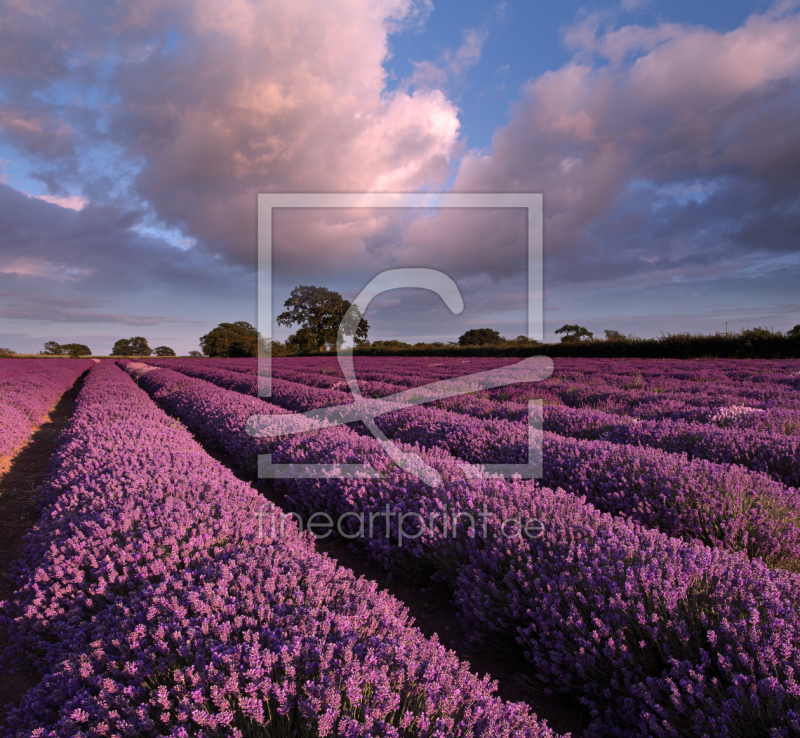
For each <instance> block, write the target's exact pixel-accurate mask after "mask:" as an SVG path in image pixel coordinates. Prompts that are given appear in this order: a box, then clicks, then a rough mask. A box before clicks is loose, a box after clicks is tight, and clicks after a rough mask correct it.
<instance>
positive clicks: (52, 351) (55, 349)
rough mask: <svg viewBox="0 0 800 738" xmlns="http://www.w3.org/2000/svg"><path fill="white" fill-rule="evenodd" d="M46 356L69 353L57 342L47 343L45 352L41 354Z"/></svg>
mask: <svg viewBox="0 0 800 738" xmlns="http://www.w3.org/2000/svg"><path fill="white" fill-rule="evenodd" d="M39 353H40V354H43V355H44V356H58V355H59V354H65V353H67V352H66V351H64V349H63V347H62V346H61V345H60V344H58V343H56V342H55V341H45V344H44V350H43V351H40V352H39Z"/></svg>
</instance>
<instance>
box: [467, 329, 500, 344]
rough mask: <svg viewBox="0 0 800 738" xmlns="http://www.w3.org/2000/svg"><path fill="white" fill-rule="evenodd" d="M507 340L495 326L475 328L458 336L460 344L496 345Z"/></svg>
mask: <svg viewBox="0 0 800 738" xmlns="http://www.w3.org/2000/svg"><path fill="white" fill-rule="evenodd" d="M505 342H506V339H505V338H503V337H502V336H501V335H500V334H499V333H498V332H497V331H496V330H494V329H493V328H473V329H472V330H469V331H467V332H466V333H463V334H462V335H461V336H459V338H458V345H459V346H496V345H498V344H501V343H505Z"/></svg>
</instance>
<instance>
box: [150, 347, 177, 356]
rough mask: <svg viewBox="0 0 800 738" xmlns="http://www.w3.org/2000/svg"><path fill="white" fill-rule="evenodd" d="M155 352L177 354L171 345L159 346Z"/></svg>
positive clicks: (164, 354) (163, 354) (165, 354)
mask: <svg viewBox="0 0 800 738" xmlns="http://www.w3.org/2000/svg"><path fill="white" fill-rule="evenodd" d="M153 353H154V354H155V355H156V356H175V352H174V351H173V350H172V349H171V348H170V347H169V346H157V347H156V348H155V349H154V350H153Z"/></svg>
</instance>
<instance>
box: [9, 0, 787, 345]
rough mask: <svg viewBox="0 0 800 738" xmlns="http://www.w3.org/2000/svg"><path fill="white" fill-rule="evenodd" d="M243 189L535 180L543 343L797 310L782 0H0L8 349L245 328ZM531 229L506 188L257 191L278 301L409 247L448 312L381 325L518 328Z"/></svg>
mask: <svg viewBox="0 0 800 738" xmlns="http://www.w3.org/2000/svg"><path fill="white" fill-rule="evenodd" d="M259 192H290V193H291V192H313V193H325V192H486V193H498V192H535V193H542V194H543V198H544V265H543V269H544V306H545V309H544V326H543V328H544V336H545V339H546V340H549V341H555V340H557V338H558V337H557V336H556V335H555V334H554V331H555V330H556V329H557V328H558V327H560V326H561V325H564V324H565V323H577V324H580V325H583V326H585V327H587V328H588V329H589V330H590V331H592V332H594V333H595V335H596V336H598V337H601V336H602V335H603V331H604V330H606V329H611V330H617V331H620V332H622V333H624V334H634V335H638V336H643V337H648V336H658V335H661V334H663V333H678V332H686V331H689V332H702V333H709V332H715V331H724V330H725V328H726V322H727V327H728V328H729V330H734V331H735V330H740V329H742V328H746V327H755V326H765V327H772V328H774V329H776V330H788V329H789V328H791V327H792V326H794V325H796V324H798V323H800V289H798V285H800V236H799V235H798V234H800V5H799V4H798V2H777V3H772V2H749V3H745V2H728V3H698V2H689V1H688V0H674V1H673V2H657V1H656V0H621V2H617V3H607V2H598V3H583V2H572V1H571V0H565V1H564V2H558V3H555V2H551V3H543V2H531V1H530V0H528V1H526V2H522V1H521V0H518V1H516V2H514V1H512V0H502V1H501V2H477V1H475V0H466V1H464V0H462V1H460V2H455V1H454V0H447V2H445V1H444V0H434V1H431V0H329V1H326V2H325V3H320V2H311V1H309V0H269V1H268V2H266V1H264V2H261V1H253V0H194V1H185V0H180V1H171V0H158V1H155V0H144V1H143V2H138V3H135V4H132V3H127V2H125V3H123V2H108V3H103V4H102V5H101V6H98V5H97V4H96V3H94V2H82V1H81V0H69V1H68V2H55V1H52V2H28V1H26V0H5V2H4V3H2V4H0V346H3V347H8V348H11V349H13V350H16V351H19V352H36V351H39V350H40V349H41V348H42V345H43V343H44V342H45V341H50V340H54V341H57V342H60V343H68V342H79V343H85V344H87V345H89V347H90V348H91V349H92V351H93V352H94V353H95V354H106V353H108V352H110V350H111V347H112V346H113V344H114V342H115V341H116V340H117V339H119V338H128V337H131V336H135V335H137V336H138V335H141V336H145V337H146V338H147V339H148V340H149V342H150V345H151V346H152V347H155V346H158V345H167V346H170V347H172V348H174V349H175V350H176V351H177V352H178V353H179V354H185V353H188V351H190V350H192V349H196V348H198V339H199V337H200V336H201V335H203V334H205V333H207V332H208V331H209V330H210V329H212V328H213V327H214V326H216V325H217V324H218V323H221V322H233V321H237V320H246V321H248V322H251V323H254V324H255V323H256V314H257V307H256V305H257V303H256V300H257V292H256V277H255V274H256V264H257V228H258V222H257V207H256V203H257V195H258V193H259ZM525 237H526V231H525V218H524V213H523V212H522V211H518V210H492V209H478V210H475V211H470V212H467V211H455V210H447V209H440V210H437V211H418V210H396V211H387V210H383V211H381V210H366V209H363V208H362V209H354V210H348V211H345V210H334V209H316V210H308V209H306V210H303V209H300V210H295V211H289V210H284V211H276V212H275V218H274V223H273V259H272V273H273V291H272V295H271V297H272V302H273V306H274V307H273V314H274V315H277V314H278V313H279V312H280V311H281V309H282V304H283V301H284V300H286V299H287V298H288V296H289V293H290V291H291V290H292V288H293V287H295V286H298V285H301V284H305V285H308V284H314V285H320V286H325V287H328V288H329V289H333V290H337V291H339V292H341V293H342V294H343V295H344V296H345V297H348V298H350V299H352V298H353V297H354V296H355V295H356V294H358V293H359V292H360V290H361V289H362V288H363V287H364V286H365V285H366V284H367V283H368V282H369V280H370V279H372V278H373V277H374V276H376V275H377V274H379V273H381V272H382V271H385V270H387V269H394V268H398V267H405V266H416V267H428V268H432V269H438V270H440V271H442V272H444V273H445V274H447V275H448V276H450V277H451V278H452V279H454V280H455V282H456V284H457V285H458V286H459V289H460V291H461V293H462V295H463V299H464V305H465V308H464V311H463V312H462V313H461V314H459V315H453V314H451V313H450V312H449V310H448V309H447V307H446V306H445V305H444V303H443V302H442V301H441V299H440V298H438V297H437V296H436V295H434V294H433V293H430V292H426V291H423V290H412V289H404V290H395V291H392V292H387V293H384V294H383V295H380V296H379V297H377V298H376V299H375V300H374V301H373V303H372V304H371V305H370V308H369V310H368V312H367V318H368V320H369V323H370V326H371V330H370V338H371V339H372V340H376V339H392V338H397V339H401V340H407V341H412V342H413V341H423V340H427V341H435V340H439V341H448V340H457V338H458V336H459V335H460V334H461V333H462V332H464V331H465V330H467V329H469V328H475V327H490V328H494V329H496V330H498V331H499V332H500V333H501V334H502V335H505V336H507V337H511V338H513V337H515V336H518V335H522V334H525V333H526V332H527V331H528V326H527V322H526V316H527V310H526V301H527V282H526V279H525V275H526V273H527V261H526V260H527V249H526V241H525ZM262 297H263V296H262ZM258 327H259V328H260V329H261V331H262V333H264V334H265V335H272V336H273V337H274V338H277V339H280V340H284V339H285V338H286V336H288V334H289V333H290V332H292V330H293V329H291V328H286V327H281V326H274V325H273V326H258Z"/></svg>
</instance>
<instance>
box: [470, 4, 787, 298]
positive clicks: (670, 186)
mask: <svg viewBox="0 0 800 738" xmlns="http://www.w3.org/2000/svg"><path fill="white" fill-rule="evenodd" d="M602 23H603V18H601V17H599V16H590V17H587V18H584V19H583V20H582V21H581V22H580V23H579V24H577V25H576V26H575V27H573V28H571V29H569V30H568V31H567V32H566V33H565V40H566V41H567V42H568V43H569V44H570V45H572V46H573V47H574V48H575V55H574V57H573V59H572V60H571V61H570V63H568V64H566V65H565V66H564V67H562V68H561V69H558V70H555V71H552V72H547V73H545V74H543V75H541V76H540V77H537V78H536V79H533V80H531V81H529V82H528V83H527V84H526V85H525V88H524V90H523V93H522V98H521V100H520V101H519V103H518V104H517V105H516V107H515V109H514V110H513V117H512V120H511V122H510V123H509V124H508V125H507V126H506V127H504V128H502V129H499V130H498V131H497V132H496V133H495V136H494V138H493V145H492V149H491V153H489V154H483V153H479V152H471V153H469V154H468V155H467V156H466V157H465V158H464V160H463V161H462V163H461V166H460V170H459V173H458V177H457V179H456V183H455V188H456V189H459V190H464V191H505V190H512V191H535V192H536V191H538V192H543V193H544V196H545V200H544V202H545V219H546V222H545V246H546V254H547V257H546V265H547V276H548V283H549V284H568V283H575V282H576V281H578V282H580V281H584V282H586V281H600V282H614V281H624V282H625V283H627V284H628V285H629V286H630V287H634V286H636V284H639V286H641V285H644V284H647V283H652V282H653V280H663V279H671V278H675V279H698V278H701V277H704V276H710V275H720V274H725V273H735V272H737V271H740V270H744V269H747V268H750V267H752V266H753V265H754V264H757V263H758V262H760V261H762V260H763V259H765V258H772V257H774V256H777V255H789V256H793V257H798V256H800V254H798V241H797V235H796V234H797V233H798V232H800V199H798V193H800V15H798V12H797V9H796V5H794V4H792V5H787V4H783V5H778V6H776V7H775V8H773V9H771V10H770V11H768V12H766V13H763V14H754V15H752V16H751V17H750V18H749V19H748V20H747V22H746V23H745V24H744V25H742V26H741V27H740V28H737V29H735V30H733V31H730V32H728V33H719V32H716V31H712V30H709V29H706V28H698V27H685V26H680V25H676V24H669V23H663V24H660V25H658V26H656V27H652V28H644V27H640V26H635V25H629V26H623V27H621V28H617V29H614V28H611V29H607V30H602V28H601V26H602Z"/></svg>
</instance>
